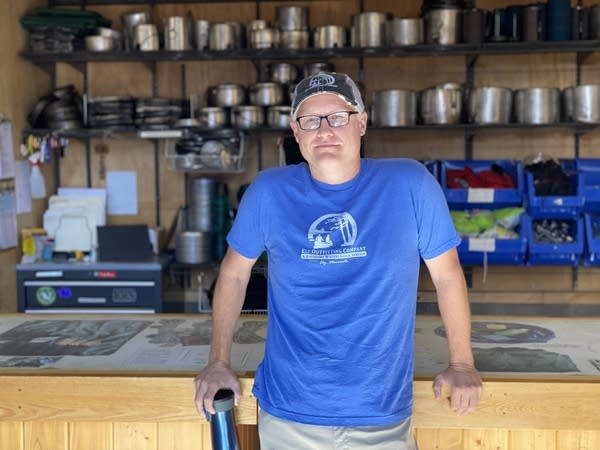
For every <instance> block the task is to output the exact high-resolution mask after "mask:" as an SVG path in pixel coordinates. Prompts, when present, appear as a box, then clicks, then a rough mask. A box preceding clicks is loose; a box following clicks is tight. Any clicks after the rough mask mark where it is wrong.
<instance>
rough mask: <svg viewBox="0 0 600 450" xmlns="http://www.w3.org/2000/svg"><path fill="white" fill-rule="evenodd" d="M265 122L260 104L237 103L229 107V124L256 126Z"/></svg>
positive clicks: (246, 127)
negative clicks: (237, 104)
mask: <svg viewBox="0 0 600 450" xmlns="http://www.w3.org/2000/svg"><path fill="white" fill-rule="evenodd" d="M264 123H265V113H264V111H263V109H262V107H261V106H257V105H239V106H234V107H233V108H231V125H232V126H234V127H235V128H241V129H250V128H258V127H260V126H262V125H263V124H264Z"/></svg>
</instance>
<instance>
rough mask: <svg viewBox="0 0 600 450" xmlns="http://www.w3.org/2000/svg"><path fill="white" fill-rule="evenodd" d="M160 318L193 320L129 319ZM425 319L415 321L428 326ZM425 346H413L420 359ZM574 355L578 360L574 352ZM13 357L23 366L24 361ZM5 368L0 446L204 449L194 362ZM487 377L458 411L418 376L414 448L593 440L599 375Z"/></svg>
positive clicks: (247, 384)
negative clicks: (468, 405) (465, 411)
mask: <svg viewBox="0 0 600 450" xmlns="http://www.w3.org/2000/svg"><path fill="white" fill-rule="evenodd" d="M15 317H20V319H19V320H21V323H24V322H23V320H24V319H22V316H8V320H12V319H14V318H15ZM157 317H160V318H161V320H165V321H166V322H168V323H169V324H170V325H171V326H172V325H173V320H175V319H174V318H175V317H178V318H179V320H186V321H189V320H192V322H193V320H194V319H190V316H168V315H162V316H152V318H141V317H140V318H135V319H133V320H148V321H156V320H158V319H157ZM192 317H195V316H192ZM198 317H200V316H198ZM5 318H6V316H0V348H2V343H4V344H6V343H7V342H8V340H10V339H12V338H14V337H15V336H16V335H15V334H14V333H13V334H12V335H11V334H10V333H7V332H6V331H4V332H2V327H1V325H2V323H6V321H5ZM72 319H74V318H72V317H67V318H65V317H63V318H62V320H72ZM481 319H482V318H474V320H481ZM502 319H503V320H505V322H501V320H500V319H499V318H493V321H494V323H497V322H500V323H512V322H509V320H512V321H513V322H514V323H521V324H522V323H529V322H532V318H528V319H524V318H521V317H519V318H502ZM26 320H27V322H29V321H37V322H39V321H46V320H57V318H56V317H47V316H44V317H40V316H28V317H27V318H26ZM429 320H436V318H432V319H422V318H420V319H419V321H418V323H417V326H418V327H419V325H423V323H424V322H427V321H429ZM565 320H567V321H568V322H572V324H571V326H572V329H573V330H581V329H584V330H585V329H588V330H589V329H590V328H589V327H590V326H596V325H600V319H597V320H594V319H584V320H583V321H582V319H560V320H559V319H556V320H555V322H553V323H556V324H557V326H558V324H559V322H560V324H562V325H563V326H564V321H565ZM153 323H154V322H153ZM478 323H481V322H478ZM536 323H540V320H536ZM426 325H427V324H426V323H425V325H423V326H422V328H423V329H425V328H427V326H426ZM596 329H600V327H597V328H596ZM509 334H510V333H508V334H506V336H507V335H509ZM152 336H156V334H152ZM560 338H561V336H560V332H556V336H555V338H554V339H555V340H560ZM34 341H35V343H37V342H38V341H40V338H39V337H37V338H36V337H32V340H31V342H34ZM422 345H423V344H422V343H418V345H417V358H419V356H420V352H419V350H418V349H419V348H421V346H422ZM475 345H476V344H475V343H474V346H475ZM494 345H495V344H494ZM505 345H506V344H505ZM519 345H520V344H519ZM534 345H538V346H541V345H542V344H534ZM560 345H562V346H564V347H569V346H570V347H571V348H574V347H575V346H574V345H573V344H560ZM599 346H600V344H598V343H597V340H596V341H595V342H594V343H592V344H591V345H590V344H589V343H584V344H583V347H582V348H584V350H585V351H589V352H590V353H589V354H591V355H592V356H595V359H596V360H598V359H600V352H598V347H599ZM197 347H199V346H194V349H195V348H197ZM4 348H7V347H4ZM117 353H118V352H115V353H114V354H117ZM1 355H2V353H0V356H1ZM97 358H98V357H96V358H95V359H97ZM585 358H587V354H586V355H584V356H583V359H581V360H580V361H583V362H585V361H586V359H585ZM592 359H594V358H592ZM1 360H2V357H0V361H1ZM572 360H573V361H575V362H576V363H577V364H580V363H579V362H578V359H577V357H573V358H572ZM595 364H598V362H596V363H595ZM20 365H21V366H25V363H21V364H20ZM6 366H7V364H6V358H4V365H3V366H2V368H1V369H0V443H1V444H0V448H2V449H3V450H4V449H6V450H24V449H27V450H29V449H39V450H44V449H49V450H54V449H61V450H62V449H66V450H85V449H98V450H104V449H107V450H121V449H131V450H144V449H153V450H154V449H156V450H164V449H173V450H175V449H177V450H187V449H190V450H192V449H194V450H195V449H202V448H204V449H210V448H211V444H210V432H209V431H210V430H209V427H208V425H207V423H206V422H205V421H204V419H202V418H200V417H199V416H198V415H197V413H196V410H195V407H194V403H193V395H194V386H193V377H194V375H195V373H196V371H195V370H169V367H164V368H163V369H162V370H154V369H153V370H131V369H128V370H114V368H110V367H109V366H110V365H109V364H107V370H99V369H94V370H91V369H89V368H88V369H85V370H77V369H65V368H25V367H15V364H13V367H6ZM417 367H420V364H417ZM578 370H580V369H578ZM580 371H581V370H580ZM484 378H485V387H484V397H483V401H482V403H481V405H480V408H479V410H478V411H477V412H476V413H474V414H472V415H469V416H464V417H459V416H456V415H454V414H453V413H451V412H450V411H449V408H448V405H447V401H442V400H440V401H437V400H435V399H434V398H433V394H432V391H431V380H432V378H431V375H430V374H419V375H418V376H417V377H416V381H415V405H414V425H415V428H416V432H417V438H418V442H419V445H420V449H421V450H427V449H444V450H452V449H500V450H503V449H508V450H528V449H539V450H553V449H556V450H582V449H588V450H597V449H599V448H600V406H599V405H600V402H599V400H600V376H599V375H596V376H594V375H590V374H587V373H586V374H582V375H574V374H568V375H557V374H551V373H548V374H540V373H535V374H534V373H521V374H515V373H512V372H504V373H502V374H499V373H492V372H485V373H484ZM242 384H243V390H244V398H243V400H242V402H241V404H240V405H239V407H238V408H237V409H236V418H237V423H238V425H239V435H240V440H241V445H242V449H244V450H254V449H258V448H259V446H258V442H257V438H256V427H255V424H256V419H257V412H256V411H257V409H256V401H255V399H254V398H253V397H252V395H251V393H250V391H251V387H252V373H251V372H248V373H246V374H244V375H243V377H242Z"/></svg>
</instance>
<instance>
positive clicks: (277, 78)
mask: <svg viewBox="0 0 600 450" xmlns="http://www.w3.org/2000/svg"><path fill="white" fill-rule="evenodd" d="M267 70H268V72H269V78H270V79H271V81H274V82H276V83H281V84H288V83H293V82H295V81H296V80H297V79H298V68H297V67H296V66H295V65H293V64H290V63H286V62H280V63H272V64H269V65H268V66H267Z"/></svg>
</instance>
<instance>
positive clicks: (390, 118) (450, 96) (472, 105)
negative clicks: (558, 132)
mask: <svg viewBox="0 0 600 450" xmlns="http://www.w3.org/2000/svg"><path fill="white" fill-rule="evenodd" d="M370 113H371V114H370V118H371V122H372V124H373V125H376V126H382V127H400V126H412V125H416V124H426V125H429V124H434V125H445V124H459V123H474V124H508V123H520V124H533V125H542V124H553V123H559V122H561V121H566V122H580V123H600V85H593V84H590V85H581V86H572V87H567V88H565V89H562V90H561V89H559V88H549V87H532V88H524V89H509V88H505V87H496V86H487V87H475V88H465V87H464V86H462V85H461V84H458V83H444V84H440V85H437V86H433V87H431V88H428V89H425V90H423V91H420V92H418V91H412V90H406V89H387V90H381V91H376V92H374V93H373V98H372V104H371V106H370Z"/></svg>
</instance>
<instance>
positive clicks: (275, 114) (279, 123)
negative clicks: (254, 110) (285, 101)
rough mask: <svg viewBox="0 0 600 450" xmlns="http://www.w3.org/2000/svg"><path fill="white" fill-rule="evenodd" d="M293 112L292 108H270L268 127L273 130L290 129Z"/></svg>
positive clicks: (268, 111)
mask: <svg viewBox="0 0 600 450" xmlns="http://www.w3.org/2000/svg"><path fill="white" fill-rule="evenodd" d="M291 112H292V108H291V107H290V106H270V107H269V108H268V110H267V125H269V126H270V127H271V128H280V129H286V128H289V126H290V114H291Z"/></svg>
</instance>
